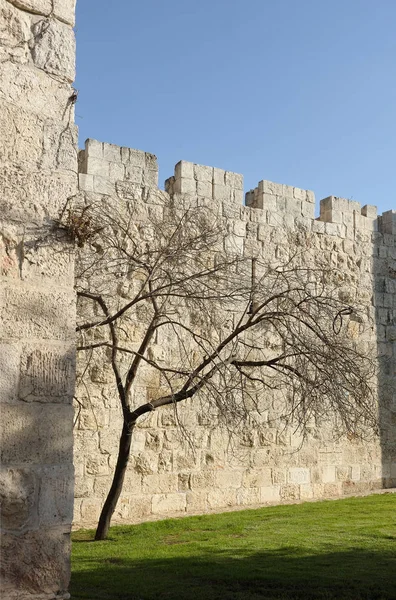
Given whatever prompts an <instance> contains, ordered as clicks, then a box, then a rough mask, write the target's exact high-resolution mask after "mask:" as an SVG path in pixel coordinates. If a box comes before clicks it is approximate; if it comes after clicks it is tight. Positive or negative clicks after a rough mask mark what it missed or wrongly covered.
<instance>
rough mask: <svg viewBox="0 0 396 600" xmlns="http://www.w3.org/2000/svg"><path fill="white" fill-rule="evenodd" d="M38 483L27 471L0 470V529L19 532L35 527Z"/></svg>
mask: <svg viewBox="0 0 396 600" xmlns="http://www.w3.org/2000/svg"><path fill="white" fill-rule="evenodd" d="M37 488H38V482H37V477H36V475H35V473H34V471H32V470H29V469H12V468H10V469H5V468H4V469H1V470H0V503H1V514H0V516H1V527H2V529H8V530H14V531H16V530H19V529H22V528H24V527H27V526H28V525H32V526H35V525H37V518H35V517H36V515H35V512H36V511H37Z"/></svg>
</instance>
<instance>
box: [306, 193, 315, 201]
mask: <svg viewBox="0 0 396 600" xmlns="http://www.w3.org/2000/svg"><path fill="white" fill-rule="evenodd" d="M306 201H307V202H309V203H310V204H315V194H314V192H312V191H311V190H307V198H306Z"/></svg>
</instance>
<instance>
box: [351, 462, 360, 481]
mask: <svg viewBox="0 0 396 600" xmlns="http://www.w3.org/2000/svg"><path fill="white" fill-rule="evenodd" d="M351 480H352V481H360V465H352V466H351Z"/></svg>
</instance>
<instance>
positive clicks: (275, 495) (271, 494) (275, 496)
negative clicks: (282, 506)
mask: <svg viewBox="0 0 396 600" xmlns="http://www.w3.org/2000/svg"><path fill="white" fill-rule="evenodd" d="M280 499H281V496H280V485H266V486H263V487H261V488H260V502H264V503H265V502H279V501H280Z"/></svg>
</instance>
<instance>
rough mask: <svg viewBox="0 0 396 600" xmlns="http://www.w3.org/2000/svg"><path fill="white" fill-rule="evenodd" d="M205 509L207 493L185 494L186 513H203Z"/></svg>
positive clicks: (203, 491) (199, 491) (196, 491)
mask: <svg viewBox="0 0 396 600" xmlns="http://www.w3.org/2000/svg"><path fill="white" fill-rule="evenodd" d="M206 507H207V491H206V490H194V491H193V492H192V491H188V492H187V493H186V512H194V513H195V512H205V511H206Z"/></svg>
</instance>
